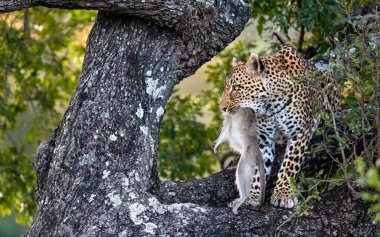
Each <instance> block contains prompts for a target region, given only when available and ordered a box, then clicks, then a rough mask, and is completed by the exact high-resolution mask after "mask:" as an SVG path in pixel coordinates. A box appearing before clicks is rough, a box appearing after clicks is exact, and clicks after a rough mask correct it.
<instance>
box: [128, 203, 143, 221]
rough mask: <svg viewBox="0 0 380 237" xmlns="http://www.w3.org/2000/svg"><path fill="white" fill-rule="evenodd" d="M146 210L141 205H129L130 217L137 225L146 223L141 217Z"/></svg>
mask: <svg viewBox="0 0 380 237" xmlns="http://www.w3.org/2000/svg"><path fill="white" fill-rule="evenodd" d="M145 210H146V208H145V207H144V206H143V205H142V204H140V203H132V204H131V205H129V217H130V218H131V220H132V221H133V223H135V225H140V224H142V223H143V222H144V220H143V218H142V217H141V216H140V215H141V214H142V213H143V212H144V211H145Z"/></svg>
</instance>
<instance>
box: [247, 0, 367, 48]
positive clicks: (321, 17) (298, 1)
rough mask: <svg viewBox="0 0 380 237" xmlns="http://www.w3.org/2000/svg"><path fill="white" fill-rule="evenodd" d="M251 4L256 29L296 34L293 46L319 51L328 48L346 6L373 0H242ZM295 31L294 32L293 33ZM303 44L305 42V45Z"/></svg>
mask: <svg viewBox="0 0 380 237" xmlns="http://www.w3.org/2000/svg"><path fill="white" fill-rule="evenodd" d="M246 2H247V3H248V4H249V5H250V6H251V9H252V15H251V17H252V18H253V19H257V31H258V32H259V33H260V34H262V33H263V32H264V31H266V32H278V33H280V34H282V35H284V36H285V37H286V39H287V41H293V40H295V39H294V35H297V36H298V40H297V39H296V45H297V47H298V49H299V50H303V49H305V47H304V46H314V47H315V48H318V49H319V50H318V51H319V52H320V53H323V52H325V51H326V50H327V49H328V48H329V47H330V44H329V41H328V39H329V38H332V37H333V36H334V34H335V33H336V32H337V31H339V28H341V26H342V25H343V23H344V22H345V21H346V19H347V17H348V15H347V11H346V10H347V9H349V10H350V11H352V10H353V9H354V8H356V7H357V6H359V5H361V4H369V3H370V2H374V1H360V0H352V1H339V0H320V1H314V0H287V1H276V0H269V1H256V0H246ZM294 31H295V33H296V34H295V33H294ZM303 43H306V44H305V45H304V44H303Z"/></svg>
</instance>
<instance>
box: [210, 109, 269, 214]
mask: <svg viewBox="0 0 380 237" xmlns="http://www.w3.org/2000/svg"><path fill="white" fill-rule="evenodd" d="M223 117H224V121H223V127H222V130H221V132H220V134H219V137H218V138H217V140H216V141H215V143H214V147H213V150H214V154H218V151H217V148H218V146H219V145H220V144H222V143H224V142H228V143H229V145H230V147H231V148H233V149H234V150H236V151H237V152H239V153H240V155H241V156H240V160H239V163H238V165H237V168H236V185H237V188H238V190H239V198H237V199H235V200H234V201H233V202H231V203H230V205H229V206H230V207H232V211H233V213H234V214H237V209H238V208H239V206H240V205H241V204H243V203H244V201H245V200H246V199H247V198H248V197H249V195H250V189H251V188H252V187H251V182H252V177H253V175H254V171H255V168H257V169H258V172H259V177H260V196H259V200H258V203H254V205H262V204H263V202H264V198H265V172H264V161H263V159H262V155H261V152H260V149H259V142H258V138H257V127H256V116H255V114H254V113H253V111H252V110H251V109H239V110H238V111H237V112H235V113H233V114H230V113H224V114H223Z"/></svg>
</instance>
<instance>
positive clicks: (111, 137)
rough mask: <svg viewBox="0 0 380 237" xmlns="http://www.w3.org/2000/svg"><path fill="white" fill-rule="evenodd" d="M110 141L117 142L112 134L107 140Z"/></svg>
mask: <svg viewBox="0 0 380 237" xmlns="http://www.w3.org/2000/svg"><path fill="white" fill-rule="evenodd" d="M108 139H110V140H111V141H113V142H114V141H116V140H117V136H115V135H114V134H111V135H110V137H109V138H108Z"/></svg>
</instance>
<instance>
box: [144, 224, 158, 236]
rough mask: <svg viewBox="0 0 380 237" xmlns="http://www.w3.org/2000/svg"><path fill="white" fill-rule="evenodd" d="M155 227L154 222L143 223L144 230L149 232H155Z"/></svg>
mask: <svg viewBox="0 0 380 237" xmlns="http://www.w3.org/2000/svg"><path fill="white" fill-rule="evenodd" d="M156 228H157V225H155V224H154V223H151V222H148V223H145V232H147V233H149V234H152V235H154V234H155V233H156V232H155V229H156Z"/></svg>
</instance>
